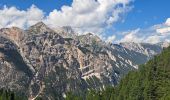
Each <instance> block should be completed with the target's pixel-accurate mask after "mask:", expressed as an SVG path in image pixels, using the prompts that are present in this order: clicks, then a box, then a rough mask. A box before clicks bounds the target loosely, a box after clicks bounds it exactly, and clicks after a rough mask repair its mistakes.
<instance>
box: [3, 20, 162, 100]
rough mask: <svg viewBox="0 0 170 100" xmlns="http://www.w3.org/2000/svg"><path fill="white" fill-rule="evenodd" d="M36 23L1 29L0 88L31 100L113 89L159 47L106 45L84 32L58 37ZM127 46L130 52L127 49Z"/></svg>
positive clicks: (156, 51) (159, 48) (157, 50)
mask: <svg viewBox="0 0 170 100" xmlns="http://www.w3.org/2000/svg"><path fill="white" fill-rule="evenodd" d="M60 32H61V31H53V30H52V29H50V28H48V27H47V26H46V25H45V24H44V23H42V22H40V23H37V24H36V25H33V26H31V27H30V28H29V29H27V30H22V29H19V28H6V29H1V30H0V60H1V64H0V86H1V87H6V88H10V89H13V90H17V91H18V92H20V93H21V94H24V95H26V96H28V97H29V99H35V98H37V97H43V98H44V99H45V100H47V99H51V100H53V99H63V97H64V96H65V94H66V93H67V92H69V91H75V92H76V93H81V92H83V90H86V89H88V88H94V89H100V88H101V87H103V86H105V85H116V84H118V82H119V80H120V78H121V77H122V76H124V75H125V74H126V73H127V72H129V71H130V70H136V69H137V68H138V65H139V64H143V63H145V62H146V61H147V60H148V59H150V58H152V57H153V56H154V55H156V54H158V53H160V52H161V50H162V47H161V46H160V45H143V44H135V43H134V44H129V45H128V44H126V45H125V44H120V45H119V44H108V43H105V42H103V41H102V40H101V39H100V38H99V37H97V36H95V35H93V34H91V33H89V34H86V35H81V36H77V35H74V38H72V37H69V36H72V35H73V34H71V33H72V32H70V33H67V34H71V35H68V36H67V37H64V36H62V33H60ZM129 47H130V48H129Z"/></svg>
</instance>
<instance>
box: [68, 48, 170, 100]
mask: <svg viewBox="0 0 170 100" xmlns="http://www.w3.org/2000/svg"><path fill="white" fill-rule="evenodd" d="M169 61H170V47H168V48H166V49H164V50H163V52H162V53H161V54H160V55H157V56H155V57H154V58H153V59H152V60H149V61H148V62H147V63H146V64H144V65H141V66H140V67H139V70H138V71H130V72H129V73H128V74H127V75H126V76H125V77H124V78H122V80H121V82H120V84H119V85H118V86H116V87H107V88H105V89H103V90H100V91H96V90H94V89H93V90H88V91H87V92H86V93H85V94H83V96H82V95H81V96H77V95H75V94H73V93H69V94H68V95H67V98H66V100H170V63H169ZM82 97H83V98H84V99H83V98H82Z"/></svg>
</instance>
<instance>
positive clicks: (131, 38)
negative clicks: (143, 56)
mask: <svg viewBox="0 0 170 100" xmlns="http://www.w3.org/2000/svg"><path fill="white" fill-rule="evenodd" d="M139 31H140V29H135V30H132V31H129V32H126V34H125V33H123V34H125V35H124V37H123V38H122V39H121V40H120V42H137V43H138V42H141V41H142V38H141V37H139V36H138V34H139Z"/></svg>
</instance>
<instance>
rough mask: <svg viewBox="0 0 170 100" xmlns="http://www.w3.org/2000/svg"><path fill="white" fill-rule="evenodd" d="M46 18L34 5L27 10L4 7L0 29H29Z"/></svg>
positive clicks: (0, 11) (1, 11) (1, 12)
mask: <svg viewBox="0 0 170 100" xmlns="http://www.w3.org/2000/svg"><path fill="white" fill-rule="evenodd" d="M43 18H44V12H43V11H42V10H40V9H39V8H37V7H36V6H35V5H32V6H31V7H30V8H28V9H27V10H19V9H17V8H16V7H7V6H4V7H3V8H2V9H0V19H1V21H0V28H4V27H13V26H15V27H20V28H25V27H29V26H31V25H33V24H35V23H37V22H39V21H41V20H43Z"/></svg>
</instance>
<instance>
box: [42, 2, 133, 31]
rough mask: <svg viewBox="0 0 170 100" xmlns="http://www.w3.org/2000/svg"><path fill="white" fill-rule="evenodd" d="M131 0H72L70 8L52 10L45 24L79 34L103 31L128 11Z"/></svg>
mask: <svg viewBox="0 0 170 100" xmlns="http://www.w3.org/2000/svg"><path fill="white" fill-rule="evenodd" d="M130 2H131V0H73V2H72V5H71V6H63V7H62V8H61V10H56V9H54V10H53V11H52V12H51V13H50V14H49V16H47V19H46V20H45V23H47V24H48V25H50V26H52V27H56V26H72V27H73V28H74V29H76V31H79V32H86V31H88V32H94V33H98V32H101V31H103V30H104V29H105V28H106V27H108V26H109V25H110V24H113V23H114V22H116V21H118V20H119V19H120V15H121V14H123V13H125V12H127V11H129V9H130V7H129V6H128V4H129V3H130Z"/></svg>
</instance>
